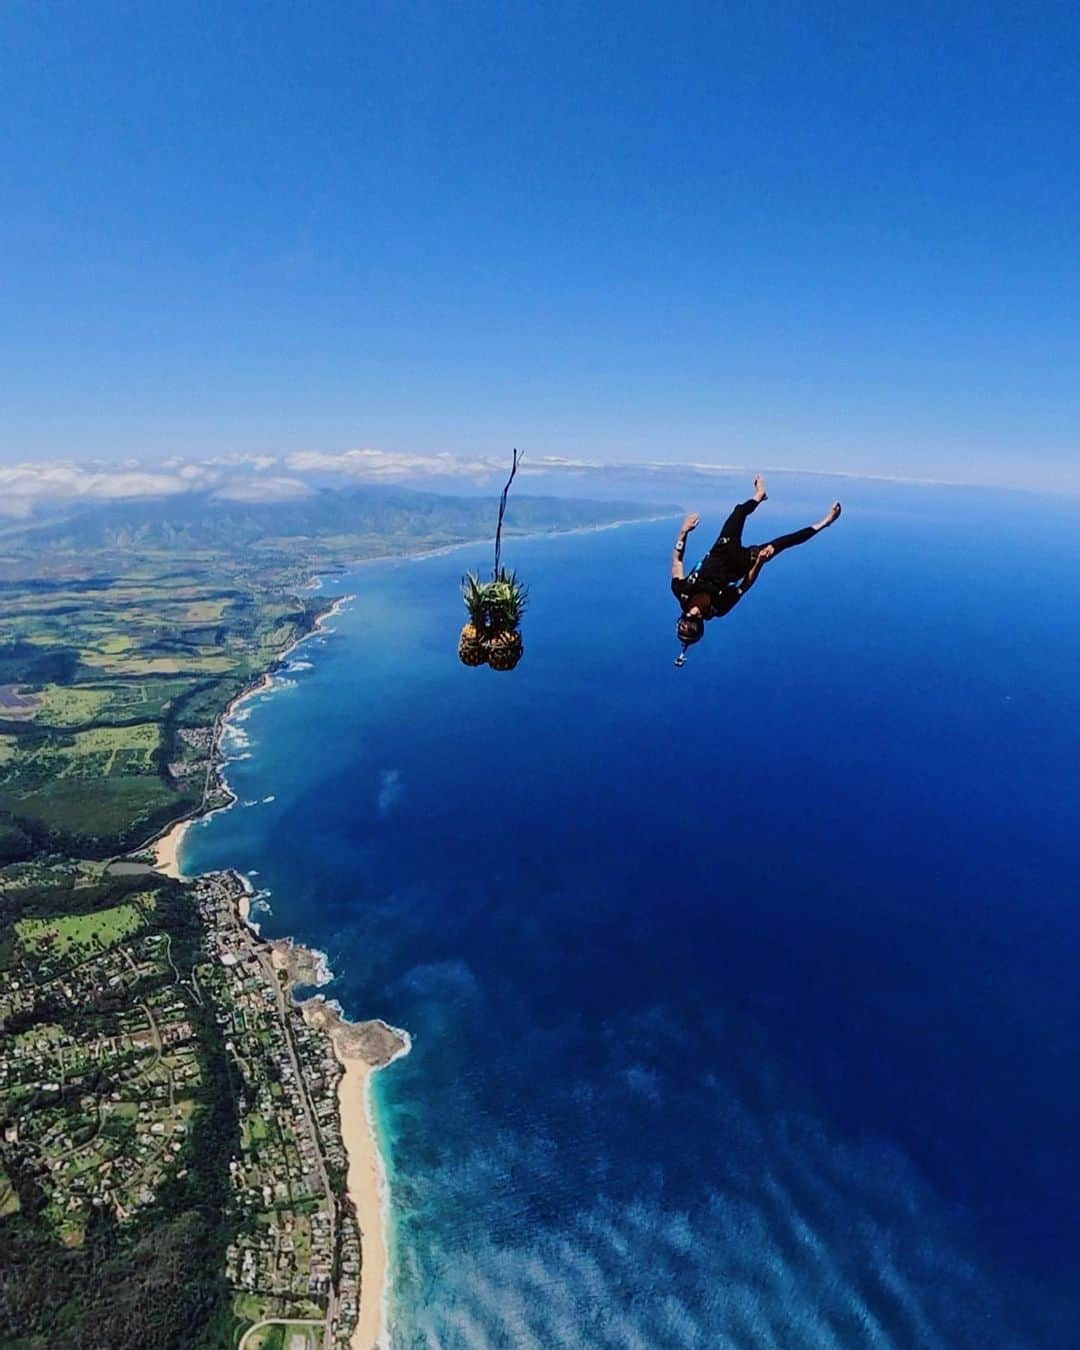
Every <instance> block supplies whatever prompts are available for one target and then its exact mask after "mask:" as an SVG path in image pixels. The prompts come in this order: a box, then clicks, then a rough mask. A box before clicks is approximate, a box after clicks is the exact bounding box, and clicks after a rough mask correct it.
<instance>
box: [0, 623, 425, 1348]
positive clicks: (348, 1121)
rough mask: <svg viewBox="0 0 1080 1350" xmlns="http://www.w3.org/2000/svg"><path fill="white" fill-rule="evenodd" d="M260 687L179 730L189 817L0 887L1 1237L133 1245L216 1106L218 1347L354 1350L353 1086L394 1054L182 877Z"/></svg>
mask: <svg viewBox="0 0 1080 1350" xmlns="http://www.w3.org/2000/svg"><path fill="white" fill-rule="evenodd" d="M338 603H340V602H332V603H331V604H330V605H328V606H326V607H324V608H323V609H322V610H321V611H320V612H318V613H316V614H315V615H314V616H313V617H312V619H309V621H308V623H307V624H306V625H305V628H306V629H307V631H317V630H318V627H319V626H320V624H321V621H322V620H324V619H325V618H326V617H328V616H329V615H330V614H332V613H334V612H335V610H336V605H337V604H338ZM303 635H304V632H303V630H302V631H301V633H299V634H297V635H296V636H295V637H294V645H295V641H296V640H297V638H299V637H302V636H303ZM287 650H288V649H286V651H284V652H282V653H281V654H280V656H279V658H278V661H279V662H280V661H281V660H284V659H285V656H286V655H287ZM270 687H271V681H270V678H269V676H268V674H267V673H266V672H263V673H262V674H260V675H259V676H258V678H257V679H253V680H252V681H251V683H250V684H249V686H248V687H247V688H246V689H241V690H239V691H238V694H237V696H236V697H234V698H233V699H232V700H231V702H230V704H229V707H228V708H226V709H225V710H224V711H223V712H222V713H219V714H218V716H216V717H215V718H214V719H213V722H212V724H211V725H209V726H194V727H184V728H181V729H180V731H179V734H178V736H177V738H176V749H175V751H174V756H173V758H171V759H170V762H169V765H168V771H169V774H170V776H171V777H172V778H173V779H174V780H176V781H177V782H180V783H187V784H190V785H191V789H192V790H194V791H196V792H197V793H198V805H197V807H196V808H195V809H193V810H189V811H188V812H187V813H186V814H185V816H184V817H183V818H182V819H181V820H180V821H179V822H178V823H177V824H175V825H174V826H172V827H171V828H170V829H168V830H167V831H165V833H164V834H163V835H160V836H159V837H158V838H157V839H156V840H155V841H153V843H152V844H150V845H143V846H140V847H138V848H136V849H135V850H134V851H132V852H129V853H127V854H126V855H123V856H122V857H115V858H112V859H106V860H103V861H101V862H95V861H92V860H90V861H88V860H74V859H69V858H64V857H63V856H61V855H55V856H53V857H51V858H45V859H38V860H33V861H27V862H25V863H16V864H14V865H9V866H7V867H4V868H0V901H2V902H3V904H4V906H5V910H4V913H5V917H7V916H8V914H9V913H10V915H11V916H12V917H14V916H16V915H18V914H20V913H23V914H25V917H21V918H14V922H13V923H12V924H11V926H10V928H9V929H8V930H7V933H6V936H5V938H4V940H3V944H2V946H0V1030H2V1032H3V1035H2V1036H0V1219H2V1218H4V1217H5V1216H7V1217H10V1216H15V1215H20V1214H21V1215H24V1216H27V1217H29V1216H31V1215H32V1216H33V1217H34V1220H35V1222H36V1223H37V1224H39V1225H41V1226H43V1227H44V1228H45V1229H46V1230H47V1231H48V1232H49V1233H51V1234H52V1236H53V1237H54V1238H55V1240H57V1241H58V1242H59V1243H60V1244H61V1246H62V1247H65V1248H67V1249H68V1250H71V1251H77V1250H79V1249H80V1248H82V1247H83V1246H84V1244H86V1243H87V1242H88V1241H89V1240H90V1237H91V1235H92V1234H94V1233H97V1232H98V1231H99V1230H100V1226H101V1224H102V1223H106V1224H109V1225H114V1226H115V1227H116V1229H117V1231H118V1232H123V1231H125V1230H126V1229H132V1230H133V1231H134V1229H136V1228H137V1227H138V1224H139V1220H140V1218H141V1217H142V1216H146V1218H148V1219H149V1218H152V1216H153V1215H154V1214H155V1213H157V1212H159V1211H161V1210H162V1209H163V1208H165V1207H167V1206H168V1205H169V1203H170V1199H171V1198H172V1196H173V1195H174V1194H175V1192H176V1189H177V1188H178V1187H187V1188H194V1189H195V1190H196V1191H199V1190H200V1188H201V1186H202V1183H201V1180H200V1178H199V1177H198V1176H197V1175H193V1174H196V1173H198V1171H199V1166H200V1163H201V1164H202V1165H204V1166H205V1164H206V1159H205V1158H200V1156H199V1151H198V1150H199V1145H198V1140H197V1138H196V1136H197V1133H198V1127H199V1124H200V1119H201V1116H202V1115H205V1110H206V1103H207V1102H208V1100H210V1099H211V1098H212V1099H213V1102H214V1107H215V1109H218V1108H221V1107H222V1106H227V1107H228V1112H229V1115H230V1116H231V1119H232V1121H233V1123H234V1125H235V1129H234V1130H233V1131H231V1134H232V1141H231V1145H230V1147H229V1148H228V1150H227V1153H226V1154H223V1155H222V1159H221V1161H222V1162H223V1163H224V1166H225V1169H226V1172H227V1185H226V1186H225V1188H224V1194H223V1195H222V1197H221V1198H222V1200H223V1207H222V1213H221V1218H222V1220H223V1225H222V1231H223V1233H224V1235H225V1237H226V1238H227V1241H224V1242H223V1244H222V1251H221V1269H220V1271H219V1272H217V1274H218V1275H219V1276H220V1278H221V1280H222V1281H223V1282H224V1283H225V1284H226V1285H227V1288H228V1291H229V1294H228V1299H229V1304H230V1309H231V1320H232V1324H233V1325H234V1326H235V1327H236V1328H237V1329H238V1332H237V1334H238V1336H239V1339H238V1340H236V1341H235V1343H236V1344H237V1345H238V1346H240V1347H241V1350H269V1347H272V1346H277V1345H278V1344H279V1343H281V1342H280V1337H281V1335H283V1334H284V1333H285V1331H286V1330H287V1332H288V1337H289V1340H288V1344H289V1346H290V1348H291V1350H347V1348H349V1347H351V1350H360V1348H361V1347H363V1350H370V1347H371V1346H373V1345H375V1344H376V1343H377V1341H378V1340H379V1338H380V1336H381V1334H382V1329H383V1317H384V1287H385V1278H386V1269H385V1267H386V1251H385V1239H384V1236H383V1233H382V1226H383V1215H382V1207H383V1204H384V1197H383V1195H382V1191H381V1169H380V1163H379V1159H378V1154H377V1149H376V1146H375V1142H374V1138H373V1135H372V1127H371V1124H370V1120H369V1119H368V1115H367V1105H366V1102H367V1075H368V1073H370V1071H371V1070H372V1069H373V1068H377V1067H381V1066H382V1065H385V1064H387V1063H389V1062H390V1061H391V1060H392V1059H393V1058H395V1057H396V1056H397V1055H399V1054H401V1053H403V1052H404V1051H405V1050H406V1049H407V1046H408V1042H407V1038H406V1037H405V1036H404V1034H403V1033H400V1032H397V1031H395V1030H394V1029H392V1028H390V1027H387V1026H386V1025H385V1024H383V1023H381V1022H375V1023H364V1024H359V1025H354V1024H351V1023H349V1022H347V1021H346V1020H345V1019H344V1018H342V1017H341V1015H340V1012H339V1011H338V1009H337V1008H336V1005H333V1004H328V1003H327V1002H326V1001H325V1000H324V999H323V998H322V997H321V996H319V995H317V994H316V995H314V996H313V997H309V998H307V999H303V1000H301V999H297V998H296V997H295V995H294V991H295V990H296V989H297V988H300V989H311V988H314V987H316V986H318V985H319V984H321V983H324V982H325V980H326V979H327V978H328V977H329V976H328V972H327V971H326V970H325V969H324V968H323V966H322V965H321V963H320V961H319V960H318V958H317V957H316V956H314V955H313V954H312V953H310V952H308V951H307V950H306V949H304V948H303V947H300V946H297V945H294V944H293V943H292V942H290V941H288V940H278V941H275V942H267V941H264V940H263V939H261V938H260V937H259V935H258V933H257V930H256V929H255V928H254V927H253V926H252V925H251V924H250V923H249V914H248V909H249V903H250V893H249V887H248V886H247V884H246V883H245V881H244V879H243V878H242V877H241V876H239V875H238V874H237V873H235V872H228V871H226V872H214V873H209V874H206V875H203V876H200V877H196V878H195V879H194V880H190V881H189V880H187V879H185V878H182V877H181V875H180V872H179V866H178V858H177V851H178V844H179V841H180V839H181V838H182V835H183V832H184V830H185V828H186V827H187V825H188V824H190V822H191V820H192V819H193V818H194V817H195V816H196V815H199V814H203V813H205V812H207V811H210V810H215V809H220V808H221V807H223V806H228V805H229V804H231V802H232V800H233V799H232V794H231V793H230V791H229V788H228V785H227V783H226V781H225V778H224V775H223V766H224V762H225V752H224V750H223V747H222V738H223V734H224V732H225V730H226V729H227V727H228V725H229V723H228V716H229V714H230V713H232V712H235V710H236V709H237V708H238V706H239V704H240V702H241V700H242V698H244V697H246V696H250V694H252V693H255V692H259V691H262V690H266V689H268V688H270ZM54 911H60V912H54ZM215 1050H216V1052H217V1054H216V1057H215V1053H214V1052H215ZM346 1089H348V1091H346ZM343 1125H346V1126H348V1133H349V1141H348V1142H347V1140H346V1137H345V1134H344V1132H343ZM350 1145H351V1147H350Z"/></svg>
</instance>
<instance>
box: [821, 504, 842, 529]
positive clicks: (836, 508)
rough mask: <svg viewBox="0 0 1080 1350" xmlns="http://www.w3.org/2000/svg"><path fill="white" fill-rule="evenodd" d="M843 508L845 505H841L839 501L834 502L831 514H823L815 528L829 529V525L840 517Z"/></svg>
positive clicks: (830, 509) (830, 510)
mask: <svg viewBox="0 0 1080 1350" xmlns="http://www.w3.org/2000/svg"><path fill="white" fill-rule="evenodd" d="M842 510H843V507H842V506H841V505H840V503H839V502H833V504H832V506H830V507H829V514H828V515H827V516H822V518H821V519H820V520H819V521H818V523H817V524H816V525H815V526H814V529H815V530H825V529H828V527H829V526H830V525H831V524H832V523H833V521H835V520H839V519H840V512H841V511H842Z"/></svg>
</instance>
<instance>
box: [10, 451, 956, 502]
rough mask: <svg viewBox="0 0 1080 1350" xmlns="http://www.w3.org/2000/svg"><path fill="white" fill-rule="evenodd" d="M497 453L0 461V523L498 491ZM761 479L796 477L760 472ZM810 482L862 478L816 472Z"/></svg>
mask: <svg viewBox="0 0 1080 1350" xmlns="http://www.w3.org/2000/svg"><path fill="white" fill-rule="evenodd" d="M508 458H509V457H508V456H507V455H479V454H477V455H451V454H445V453H440V454H406V453H403V452H401V451H390V450H377V449H373V448H364V449H356V450H345V451H342V452H340V453H334V452H330V451H323V450H298V451H294V452H292V453H291V454H286V455H284V456H275V455H269V454H262V453H259V454H251V455H235V456H219V457H216V458H212V459H198V460H195V459H191V460H189V459H185V458H183V457H182V456H175V455H174V456H172V457H171V458H169V459H168V460H166V461H164V462H159V463H157V464H153V465H150V464H139V463H137V462H136V461H131V460H129V461H126V462H125V463H123V464H120V465H117V464H111V465H110V464H103V463H85V464H80V463H75V462H72V461H58V462H54V463H43V464H42V463H39V464H31V463H24V464H12V465H6V466H3V465H0V517H8V518H16V519H19V518H25V517H27V516H30V515H32V514H33V513H34V512H35V511H37V510H39V509H41V508H48V507H50V506H51V507H57V506H61V507H62V506H64V505H65V504H70V503H77V502H92V501H93V502H97V501H123V500H131V499H136V498H150V497H171V496H176V495H178V494H181V493H193V492H203V493H208V494H210V495H212V496H214V497H217V498H221V499H223V500H226V501H236V502H282V501H294V500H298V499H300V498H303V497H305V496H308V495H310V494H311V493H312V492H313V491H315V485H316V484H319V485H326V484H330V485H335V484H336V485H347V484H350V483H359V482H368V483H413V484H419V483H422V482H424V481H425V480H437V481H439V482H450V483H452V482H453V481H455V480H457V481H460V482H462V483H466V482H467V483H470V484H473V485H479V486H482V487H484V488H487V489H490V490H492V491H498V489H499V488H500V487H501V486H502V483H503V481H504V479H505V477H506V471H507V465H508ZM761 467H762V468H763V469H764V470H765V472H767V473H793V472H802V471H797V470H790V469H770V468H769V466H768V465H763V466H761ZM747 472H750V468H749V466H746V465H736V464H716V463H702V462H684V463H663V462H660V461H657V460H645V461H638V462H625V461H624V462H616V463H611V462H608V463H601V462H599V461H597V460H591V459H583V458H571V457H567V456H562V455H541V454H526V455H525V456H523V458H522V461H521V473H522V475H523V476H524V477H526V478H529V479H532V480H533V481H535V480H537V479H542V478H545V477H547V478H558V477H562V478H564V479H565V480H566V481H567V483H571V482H573V481H574V480H578V481H580V480H582V479H595V480H598V481H600V482H604V481H607V482H608V483H610V485H611V487H612V488H613V489H614V488H616V487H617V485H618V484H619V483H620V481H626V480H627V479H630V480H632V481H633V482H634V483H635V484H636V485H638V486H640V484H641V483H642V482H643V481H645V480H647V479H651V478H655V479H657V480H658V485H659V483H660V482H662V483H663V484H665V485H669V484H671V483H672V482H673V481H674V480H675V479H676V478H677V477H678V476H679V475H680V474H681V475H682V476H683V477H684V479H687V480H689V479H691V478H701V477H722V476H727V475H731V474H733V473H747ZM815 476H819V477H838V478H842V477H864V476H866V475H852V474H844V473H835V474H833V473H830V472H829V471H828V470H819V471H818V472H817V474H816V475H815ZM880 481H892V482H909V483H920V482H921V483H928V482H930V481H931V480H927V479H914V478H912V479H903V478H895V479H887V480H886V479H882V480H880Z"/></svg>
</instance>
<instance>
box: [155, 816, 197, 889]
mask: <svg viewBox="0 0 1080 1350" xmlns="http://www.w3.org/2000/svg"><path fill="white" fill-rule="evenodd" d="M190 826H191V821H190V820H180V821H177V823H176V824H175V825H173V826H172V827H171V828H170V829H168V830H166V832H165V833H164V834H163V835H162V836H161V837H160V838H159V839H155V840H154V842H153V844H151V846H150V847H151V849H152V850H153V854H154V869H155V871H158V872H161V873H162V874H163V875H164V876H167V877H174V878H176V880H178V881H182V880H183V876H184V874H183V873H182V872H181V871H180V845H181V843H182V842H183V839H184V835H185V834H186V833H187V832H188V829H189V828H190Z"/></svg>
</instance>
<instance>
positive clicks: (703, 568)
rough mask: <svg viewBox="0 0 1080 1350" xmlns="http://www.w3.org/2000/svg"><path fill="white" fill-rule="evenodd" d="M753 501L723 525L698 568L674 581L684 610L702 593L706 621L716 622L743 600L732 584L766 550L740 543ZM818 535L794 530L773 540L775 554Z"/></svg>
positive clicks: (741, 506)
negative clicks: (705, 599)
mask: <svg viewBox="0 0 1080 1350" xmlns="http://www.w3.org/2000/svg"><path fill="white" fill-rule="evenodd" d="M757 505H758V504H757V502H756V501H755V500H754V498H753V497H751V498H750V500H749V501H745V502H740V503H739V504H738V506H736V507H735V509H734V510H733V511H732V513H731V515H730V516H728V518H727V520H725V521H724V528H723V529H722V530H721V531H720V536H719V538H718V539H717V541H716V543H715V544H713V546H712V548H711V549H709V551H708V553H706V555H705V557H704V558H702V560H701V562H699V563H698V565H697V567H695V568H694V570H693V571H692V572H691V573H690V575H689V576H688V577H686V578H685V579H684V580H682V581H679V580H678V579H675V578H673V579H672V582H671V589H672V591H673V592H674V594H675V598H676V599H677V600H678V602H679V604H680V606H681V607H682V609H683V610H687V609H689V608H690V605H691V602H692V600H693V597H694V596H695V595H701V594H702V592H704V593H705V594H706V595H707V596H708V597H709V600H710V602H711V607H712V613H711V614H710V615H709V616H708V617H709V618H718V617H719V616H721V615H723V614H727V613H728V611H729V610H731V609H733V608H734V606H735V605H737V604H738V602H739V600H740V599H741V598H742V594H743V592H742V587H740V586H737V585H736V584H735V583H736V582H739V581H741V580H742V579H743V578H744V577H745V576H746V574H747V572H749V571H750V569H751V567H753V565H754V563H755V561H756V560H757V555H758V554H759V553H760V552H761V550H762V549H763V548H764V547H766V545H764V544H751V545H749V547H748V546H747V545H746V544H744V543H743V541H742V532H743V526H744V525H745V524H746V517H747V516H748V515H750V514H751V513H752V512H754V511H756V510H757ZM816 533H817V531H816V530H815V529H814V528H813V526H811V525H807V526H806V527H805V528H804V529H801V530H794V531H793V532H792V533H791V534H782V535H780V537H779V538H778V539H774V540H772V548H773V551H774V553H782V552H783V551H784V549H786V548H794V547H795V546H796V545H797V544H805V543H806V542H807V540H809V539H813V537H814V535H815V534H816Z"/></svg>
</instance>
